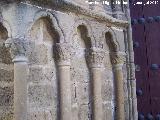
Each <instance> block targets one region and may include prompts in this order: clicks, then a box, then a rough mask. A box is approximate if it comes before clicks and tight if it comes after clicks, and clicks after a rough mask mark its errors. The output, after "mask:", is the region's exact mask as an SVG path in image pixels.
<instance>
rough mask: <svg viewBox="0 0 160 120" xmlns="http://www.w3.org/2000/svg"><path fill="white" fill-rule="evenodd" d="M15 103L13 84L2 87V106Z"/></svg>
mask: <svg viewBox="0 0 160 120" xmlns="http://www.w3.org/2000/svg"><path fill="white" fill-rule="evenodd" d="M12 105H13V86H11V87H3V88H2V87H1V88H0V106H12Z"/></svg>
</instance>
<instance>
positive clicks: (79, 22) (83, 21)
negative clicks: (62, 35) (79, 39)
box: [68, 19, 95, 44]
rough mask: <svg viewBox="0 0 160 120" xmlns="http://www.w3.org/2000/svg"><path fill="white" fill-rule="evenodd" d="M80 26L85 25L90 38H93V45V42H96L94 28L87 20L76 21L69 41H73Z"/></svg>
mask: <svg viewBox="0 0 160 120" xmlns="http://www.w3.org/2000/svg"><path fill="white" fill-rule="evenodd" d="M80 25H83V26H85V27H86V28H87V31H88V37H90V38H91V44H93V40H95V39H94V36H93V32H92V28H91V26H90V25H89V22H88V21H87V20H83V19H78V20H76V21H75V24H74V25H73V26H72V30H71V32H70V35H69V38H68V40H71V39H72V38H73V36H74V34H75V33H76V31H77V28H78V26H80Z"/></svg>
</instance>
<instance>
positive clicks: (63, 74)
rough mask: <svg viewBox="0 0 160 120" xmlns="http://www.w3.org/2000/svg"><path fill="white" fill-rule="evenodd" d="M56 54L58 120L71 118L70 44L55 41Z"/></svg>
mask: <svg viewBox="0 0 160 120" xmlns="http://www.w3.org/2000/svg"><path fill="white" fill-rule="evenodd" d="M56 55H57V61H58V80H59V95H60V97H59V98H60V120H71V118H72V113H71V76H70V74H71V73H70V46H69V45H67V44H66V43H57V44H56Z"/></svg>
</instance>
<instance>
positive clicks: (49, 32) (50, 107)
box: [27, 12, 64, 120]
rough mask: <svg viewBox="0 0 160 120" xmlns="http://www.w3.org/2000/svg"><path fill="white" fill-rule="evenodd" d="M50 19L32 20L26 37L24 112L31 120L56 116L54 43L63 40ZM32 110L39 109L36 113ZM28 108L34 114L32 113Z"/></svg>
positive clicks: (45, 14)
mask: <svg viewBox="0 0 160 120" xmlns="http://www.w3.org/2000/svg"><path fill="white" fill-rule="evenodd" d="M50 15H51V14H49V15H48V13H46V12H41V13H39V14H38V15H37V16H35V18H34V24H33V25H32V27H31V28H30V29H29V31H28V34H27V37H29V38H30V41H31V42H30V49H31V53H30V55H29V71H30V73H29V80H28V83H29V85H28V98H29V106H30V107H29V108H28V109H31V111H29V119H31V120H33V119H36V120H38V119H40V117H39V114H42V116H41V118H45V117H46V116H47V118H45V119H51V118H55V119H57V116H58V115H57V110H58V108H57V104H58V100H56V99H58V77H57V73H58V70H57V61H56V59H55V54H54V53H55V51H54V48H55V46H56V43H61V42H64V39H63V37H64V36H63V35H60V34H61V33H59V31H60V29H59V28H58V26H57V27H56V25H57V23H56V22H53V21H54V20H55V18H51V16H50ZM53 19H54V20H53ZM36 38H37V39H36ZM32 83H34V84H32ZM36 106H39V107H40V109H36ZM32 108H33V109H34V110H35V111H32Z"/></svg>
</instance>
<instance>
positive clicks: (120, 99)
mask: <svg viewBox="0 0 160 120" xmlns="http://www.w3.org/2000/svg"><path fill="white" fill-rule="evenodd" d="M114 78H115V94H116V95H115V98H116V120H125V113H124V90H123V72H122V65H115V66H114Z"/></svg>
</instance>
